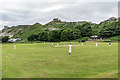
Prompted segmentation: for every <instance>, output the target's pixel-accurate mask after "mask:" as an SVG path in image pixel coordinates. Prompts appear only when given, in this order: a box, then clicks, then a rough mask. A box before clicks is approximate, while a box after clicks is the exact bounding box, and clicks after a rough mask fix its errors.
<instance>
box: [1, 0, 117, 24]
mask: <svg viewBox="0 0 120 80" xmlns="http://www.w3.org/2000/svg"><path fill="white" fill-rule="evenodd" d="M17 4H18V3H17ZM57 5H61V6H63V8H61V9H58V10H53V11H50V12H49V11H48V12H41V10H44V9H46V8H50V7H53V6H57ZM8 6H9V5H8ZM13 7H14V8H9V7H8V8H4V9H5V11H6V12H5V13H1V14H2V20H3V22H5V21H6V22H8V23H6V25H8V26H13V25H19V24H33V23H35V22H39V23H42V24H45V23H47V22H49V21H50V20H52V19H53V18H54V17H58V18H60V19H62V20H66V21H80V20H86V21H91V22H97V23H98V22H100V21H103V20H105V19H107V18H109V17H112V16H115V17H116V16H117V14H115V13H117V8H118V7H117V2H86V3H85V2H84V3H82V2H21V3H19V4H18V5H15V6H13Z"/></svg>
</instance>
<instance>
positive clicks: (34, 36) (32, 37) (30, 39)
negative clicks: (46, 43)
mask: <svg viewBox="0 0 120 80" xmlns="http://www.w3.org/2000/svg"><path fill="white" fill-rule="evenodd" d="M27 39H28V41H36V40H37V39H38V35H37V34H32V35H30V36H29V37H28V38H27Z"/></svg>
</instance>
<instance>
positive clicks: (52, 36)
mask: <svg viewBox="0 0 120 80" xmlns="http://www.w3.org/2000/svg"><path fill="white" fill-rule="evenodd" d="M48 41H50V42H58V41H60V34H59V30H53V31H50V32H49V36H48Z"/></svg>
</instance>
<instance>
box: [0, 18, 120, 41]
mask: <svg viewBox="0 0 120 80" xmlns="http://www.w3.org/2000/svg"><path fill="white" fill-rule="evenodd" d="M117 24H118V21H117V18H114V17H111V18H109V19H107V20H105V21H102V22H101V23H100V24H95V23H91V22H86V21H78V22H66V21H61V20H59V19H58V18H54V19H53V20H52V21H50V22H49V23H47V24H45V25H42V24H40V23H35V24H33V25H18V26H12V27H7V26H5V27H4V29H3V30H2V33H0V36H9V37H13V38H21V39H23V40H27V38H28V37H29V36H30V35H32V34H35V33H39V32H41V31H51V30H62V29H69V28H70V29H75V28H76V27H78V29H79V26H81V27H80V29H81V30H82V31H84V30H86V28H87V27H86V28H85V26H90V27H91V30H92V34H91V35H99V33H101V32H102V34H105V35H110V34H112V35H113V36H118V33H119V32H120V28H119V27H116V26H117ZM83 27H84V29H82V28H83ZM114 30H116V31H117V30H118V31H117V32H118V33H114ZM100 31H101V32H100ZM108 31H109V32H108ZM116 34H117V35H116ZM108 37H109V36H108Z"/></svg>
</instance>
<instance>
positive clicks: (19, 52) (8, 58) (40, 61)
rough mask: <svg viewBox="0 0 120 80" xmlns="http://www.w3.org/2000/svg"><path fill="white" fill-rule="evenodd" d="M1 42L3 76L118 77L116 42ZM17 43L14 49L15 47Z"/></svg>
mask: <svg viewBox="0 0 120 80" xmlns="http://www.w3.org/2000/svg"><path fill="white" fill-rule="evenodd" d="M51 44H52V43H48V42H46V43H21V44H20V43H16V44H15V43H11V44H8V43H7V44H2V77H3V78H118V43H112V44H111V46H109V45H108V43H103V42H102V43H98V47H96V43H95V42H86V43H84V44H83V45H81V43H78V42H72V45H73V46H72V53H71V54H69V52H68V46H67V45H69V42H60V43H59V45H58V46H56V45H57V43H53V44H54V47H52V45H51ZM14 45H16V49H14Z"/></svg>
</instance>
